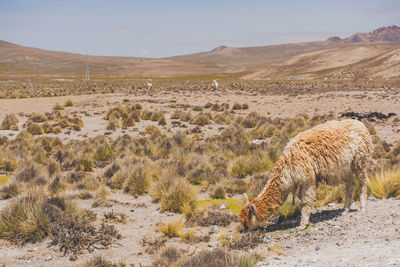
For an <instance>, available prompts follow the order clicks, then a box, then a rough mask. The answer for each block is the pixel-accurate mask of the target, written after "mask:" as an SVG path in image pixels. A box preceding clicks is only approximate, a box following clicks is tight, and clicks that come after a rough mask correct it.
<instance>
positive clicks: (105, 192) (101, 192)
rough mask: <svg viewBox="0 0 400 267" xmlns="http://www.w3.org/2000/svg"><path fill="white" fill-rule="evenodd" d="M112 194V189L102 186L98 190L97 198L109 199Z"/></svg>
mask: <svg viewBox="0 0 400 267" xmlns="http://www.w3.org/2000/svg"><path fill="white" fill-rule="evenodd" d="M110 194H111V192H110V189H108V188H107V186H105V185H104V184H101V185H100V186H99V187H98V188H97V190H96V198H101V199H107V197H108V196H109V195H110Z"/></svg>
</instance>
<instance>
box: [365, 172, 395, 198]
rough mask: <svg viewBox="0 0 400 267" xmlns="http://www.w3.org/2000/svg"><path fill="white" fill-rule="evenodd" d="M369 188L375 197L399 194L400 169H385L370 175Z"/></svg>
mask: <svg viewBox="0 0 400 267" xmlns="http://www.w3.org/2000/svg"><path fill="white" fill-rule="evenodd" d="M369 190H370V191H371V193H372V194H373V195H374V196H375V197H377V198H390V197H396V196H400V169H385V170H382V171H381V172H380V173H377V174H376V175H374V176H372V177H370V179H369Z"/></svg>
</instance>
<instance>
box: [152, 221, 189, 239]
mask: <svg viewBox="0 0 400 267" xmlns="http://www.w3.org/2000/svg"><path fill="white" fill-rule="evenodd" d="M182 230H183V222H182V220H177V221H173V222H166V223H162V224H161V225H160V227H159V228H158V231H160V232H161V233H163V234H164V235H166V236H168V237H169V238H172V237H179V236H180V235H181V234H182Z"/></svg>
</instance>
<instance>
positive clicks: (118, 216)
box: [103, 210, 128, 224]
mask: <svg viewBox="0 0 400 267" xmlns="http://www.w3.org/2000/svg"><path fill="white" fill-rule="evenodd" d="M103 221H105V222H111V223H122V224H125V223H126V222H127V221H128V216H127V215H126V214H125V213H123V212H115V211H113V210H112V211H110V212H106V213H104V219H103Z"/></svg>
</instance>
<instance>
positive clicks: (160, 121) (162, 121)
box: [158, 114, 167, 126]
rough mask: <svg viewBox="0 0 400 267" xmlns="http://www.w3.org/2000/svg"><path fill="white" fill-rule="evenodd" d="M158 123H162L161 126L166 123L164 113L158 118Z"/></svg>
mask: <svg viewBox="0 0 400 267" xmlns="http://www.w3.org/2000/svg"><path fill="white" fill-rule="evenodd" d="M158 125H162V126H165V125H167V120H166V118H165V115H164V114H163V116H161V117H160V118H159V119H158Z"/></svg>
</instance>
